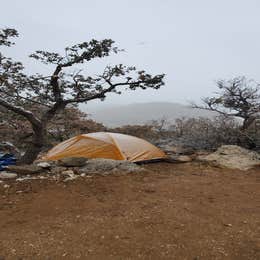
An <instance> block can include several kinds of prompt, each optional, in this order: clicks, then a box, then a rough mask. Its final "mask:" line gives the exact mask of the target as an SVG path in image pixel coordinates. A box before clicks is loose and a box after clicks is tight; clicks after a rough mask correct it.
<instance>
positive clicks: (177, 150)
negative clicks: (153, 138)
mask: <svg viewBox="0 0 260 260" xmlns="http://www.w3.org/2000/svg"><path fill="white" fill-rule="evenodd" d="M161 149H162V150H164V151H165V152H166V153H167V154H176V155H191V154H193V153H194V152H195V151H194V149H192V148H188V147H182V146H170V145H166V146H162V147H161Z"/></svg>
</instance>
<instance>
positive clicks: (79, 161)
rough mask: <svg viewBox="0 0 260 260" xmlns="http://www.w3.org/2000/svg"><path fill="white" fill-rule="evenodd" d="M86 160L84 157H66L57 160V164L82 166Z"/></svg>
mask: <svg viewBox="0 0 260 260" xmlns="http://www.w3.org/2000/svg"><path fill="white" fill-rule="evenodd" d="M87 160H88V159H87V158H85V157H67V158H63V159H60V160H58V165H59V166H65V167H83V166H85V165H86V162H87Z"/></svg>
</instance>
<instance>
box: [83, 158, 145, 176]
mask: <svg viewBox="0 0 260 260" xmlns="http://www.w3.org/2000/svg"><path fill="white" fill-rule="evenodd" d="M116 170H118V171H119V170H120V171H124V172H127V173H130V172H137V171H141V170H144V169H143V168H142V167H140V166H138V165H136V164H135V163H132V162H129V161H120V160H112V159H89V160H88V161H87V164H86V166H84V167H82V168H81V169H79V173H105V172H109V171H116Z"/></svg>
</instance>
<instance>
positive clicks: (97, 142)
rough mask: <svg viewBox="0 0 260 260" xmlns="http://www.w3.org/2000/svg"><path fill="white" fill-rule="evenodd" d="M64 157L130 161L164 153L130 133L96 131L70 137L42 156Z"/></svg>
mask: <svg viewBox="0 0 260 260" xmlns="http://www.w3.org/2000/svg"><path fill="white" fill-rule="evenodd" d="M65 157H86V158H106V159H114V160H128V161H131V162H140V161H148V160H155V159H162V158H165V157H166V155H165V153H164V152H163V151H162V150H160V149H159V148H157V147H156V146H154V145H152V144H151V143H149V142H147V141H145V140H143V139H140V138H137V137H134V136H130V135H124V134H118V133H109V132H98V133H90V134H82V135H78V136H75V137H72V138H70V139H68V140H66V141H64V142H62V143H60V144H58V145H56V146H55V147H53V148H52V149H51V150H50V151H49V152H48V153H47V154H46V156H44V158H43V159H44V160H58V159H62V158H65Z"/></svg>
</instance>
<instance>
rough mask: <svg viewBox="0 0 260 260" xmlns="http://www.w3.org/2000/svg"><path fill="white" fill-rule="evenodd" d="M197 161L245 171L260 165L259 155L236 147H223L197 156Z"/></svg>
mask: <svg viewBox="0 0 260 260" xmlns="http://www.w3.org/2000/svg"><path fill="white" fill-rule="evenodd" d="M198 160H199V161H202V162H207V163H210V164H212V165H213V166H218V167H224V168H230V169H238V170H242V171H246V170H249V169H251V168H253V167H254V166H257V165H260V154H258V153H256V152H253V151H250V150H247V149H245V148H242V147H240V146H237V145H223V146H221V147H220V148H218V150H217V151H216V152H214V153H211V154H209V155H206V156H199V157H198Z"/></svg>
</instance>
